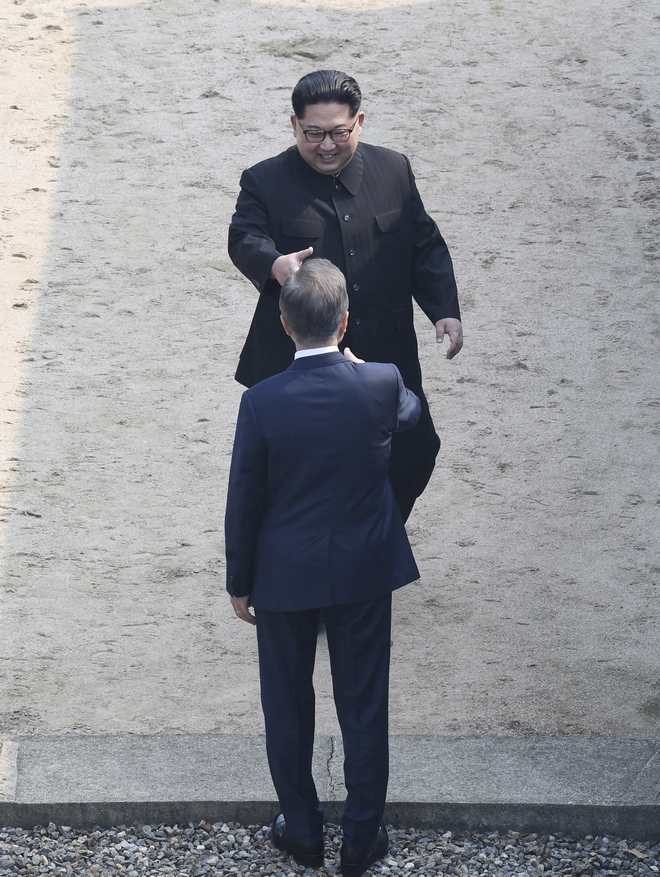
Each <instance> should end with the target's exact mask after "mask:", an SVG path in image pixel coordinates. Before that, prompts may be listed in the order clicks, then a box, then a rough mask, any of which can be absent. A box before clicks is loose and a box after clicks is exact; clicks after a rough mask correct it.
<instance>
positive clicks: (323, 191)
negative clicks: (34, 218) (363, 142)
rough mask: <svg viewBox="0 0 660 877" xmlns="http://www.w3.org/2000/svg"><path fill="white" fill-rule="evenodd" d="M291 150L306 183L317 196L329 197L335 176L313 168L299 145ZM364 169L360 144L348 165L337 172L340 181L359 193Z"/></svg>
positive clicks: (349, 189)
mask: <svg viewBox="0 0 660 877" xmlns="http://www.w3.org/2000/svg"><path fill="white" fill-rule="evenodd" d="M289 151H290V153H291V154H292V158H293V161H294V163H295V166H296V171H297V172H298V173H300V174H301V175H302V177H303V179H304V180H305V182H306V184H307V185H308V186H309V187H310V188H311V189H312V190H313V191H314V194H315V195H316V196H317V197H321V198H327V197H328V195H329V194H330V193H331V192H332V185H333V183H334V180H335V178H334V176H333V175H331V174H320V173H319V172H318V171H315V170H314V168H311V167H310V166H309V165H308V164H307V162H306V161H305V159H304V158H303V157H302V155H301V154H300V153H299V152H298V147H297V146H290V147H289ZM363 170H364V159H363V158H362V153H361V151H360V147H359V146H358V148H357V150H356V152H355V155H354V156H353V158H352V159H351V160H350V161H349V163H348V164H347V165H346V167H345V168H344V169H343V171H341V172H340V173H339V174H337V177H338V179H339V182H340V183H342V185H343V186H344V187H345V188H346V189H347V190H348V191H349V192H350V193H351V195H357V193H358V192H359V190H360V185H361V183H362V172H363Z"/></svg>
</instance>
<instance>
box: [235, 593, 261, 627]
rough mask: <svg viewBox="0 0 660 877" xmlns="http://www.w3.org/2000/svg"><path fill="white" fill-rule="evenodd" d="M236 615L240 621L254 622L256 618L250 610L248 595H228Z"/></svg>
mask: <svg viewBox="0 0 660 877" xmlns="http://www.w3.org/2000/svg"><path fill="white" fill-rule="evenodd" d="M229 599H230V600H231V605H232V606H233V609H234V612H235V613H236V617H237V618H240V619H241V621H247V623H248V624H256V623H257V619H256V618H255V617H254V615H253V614H252V613H251V612H250V595H249V594H248V596H247V597H230V598H229Z"/></svg>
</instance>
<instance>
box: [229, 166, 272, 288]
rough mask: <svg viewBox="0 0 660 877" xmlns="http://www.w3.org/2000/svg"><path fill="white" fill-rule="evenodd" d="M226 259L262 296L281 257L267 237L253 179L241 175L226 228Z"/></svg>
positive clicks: (264, 211)
mask: <svg viewBox="0 0 660 877" xmlns="http://www.w3.org/2000/svg"><path fill="white" fill-rule="evenodd" d="M228 248H229V258H230V259H231V260H232V262H233V263H234V265H236V267H237V268H238V270H239V271H240V272H241V273H242V274H244V275H245V276H246V277H247V279H248V280H249V281H250V282H251V283H253V284H254V286H255V287H256V288H257V289H258V290H259V291H260V292H262V291H263V289H264V287H265V285H266V282H267V280H268V276H269V274H270V269H271V268H272V267H273V262H274V261H275V259H277V258H278V256H281V255H282V254H281V253H278V251H277V250H276V249H275V244H274V242H273V239H272V237H271V228H270V219H269V215H268V210H267V207H266V204H265V202H264V199H263V196H262V194H261V191H260V187H259V183H258V181H257V178H256V177H255V175H254V174H253V173H252V171H251V170H246V171H243V174H242V176H241V190H240V192H239V195H238V200H237V202H236V210H235V212H234V215H233V216H232V218H231V224H230V226H229V247H228Z"/></svg>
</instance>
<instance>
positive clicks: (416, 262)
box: [229, 143, 460, 392]
mask: <svg viewBox="0 0 660 877" xmlns="http://www.w3.org/2000/svg"><path fill="white" fill-rule="evenodd" d="M309 246H312V247H314V256H317V257H321V258H325V259H329V260H330V261H331V262H333V263H334V264H335V265H336V266H337V267H338V268H340V269H341V270H342V271H343V272H344V274H345V276H346V280H347V284H348V293H349V298H350V313H351V319H350V322H349V327H348V333H347V335H346V337H345V339H344V344H345V345H348V346H350V348H351V349H352V350H353V352H354V353H356V354H357V355H358V356H360V357H361V358H362V359H366V360H368V361H375V362H393V363H395V364H396V365H397V366H398V368H399V370H400V372H401V374H402V376H403V379H404V382H405V385H406V386H407V387H409V388H410V389H412V390H414V391H415V392H418V391H421V373H420V367H419V361H418V354H417V338H416V336H415V330H414V327H413V307H412V300H413V298H414V299H415V300H416V301H417V303H418V304H419V305H420V307H421V308H422V310H423V311H424V312H425V313H426V315H427V316H428V317H429V319H430V320H431V321H432V322H434V323H435V322H436V321H437V320H439V319H441V318H443V317H456V318H457V319H460V310H459V306H458V296H457V292H456V282H455V280H454V272H453V268H452V262H451V257H450V255H449V251H448V249H447V246H446V244H445V242H444V240H443V238H442V236H441V235H440V232H439V231H438V227H437V226H436V224H435V222H434V221H433V220H432V219H431V217H430V216H428V214H427V213H426V211H425V210H424V206H423V204H422V201H421V198H420V196H419V193H418V191H417V187H416V186H415V180H414V177H413V174H412V171H411V169H410V164H409V162H408V159H407V158H406V157H405V156H403V155H401V154H400V153H398V152H393V151H392V150H390V149H383V148H380V147H377V146H370V145H368V144H364V143H361V144H360V145H359V146H358V149H357V151H356V153H355V155H354V156H353V158H352V159H351V161H350V162H349V164H348V165H347V166H346V167H345V168H344V170H343V171H342V172H341V173H340V175H339V177H338V179H335V177H333V176H325V175H324V174H319V173H317V172H316V171H315V170H313V169H312V168H311V167H310V166H309V165H308V164H307V163H306V162H305V160H304V159H303V158H302V157H301V156H300V153H299V152H298V149H297V147H295V146H292V147H291V148H290V149H288V150H287V151H286V152H283V153H281V154H280V155H278V156H275V157H274V158H270V159H268V160H267V161H263V162H261V163H260V164H257V165H255V166H254V167H252V168H250V169H249V170H246V171H245V172H244V173H243V175H242V177H241V191H240V194H239V197H238V201H237V204H236V212H235V213H234V216H233V218H232V222H231V226H230V229H229V255H230V256H231V259H232V261H233V262H234V264H235V265H236V267H237V268H238V269H239V270H240V271H242V273H243V274H245V276H246V277H247V278H248V279H250V280H251V281H252V283H253V284H254V285H255V287H256V288H257V289H258V290H259V292H260V295H259V301H258V303H257V308H256V311H255V314H254V318H253V320H252V325H251V327H250V331H249V334H248V337H247V340H246V342H245V346H244V348H243V351H242V353H241V358H240V362H239V365H238V370H237V372H236V379H237V380H238V381H239V382H240V383H242V384H244V385H245V386H248V387H250V386H252V385H253V384H255V383H257V382H258V381H260V380H263V379H264V378H266V377H269V376H270V375H273V374H277V373H278V372H281V371H283V370H284V369H285V368H287V366H288V365H289V364H290V363H291V360H292V359H293V354H294V346H293V343H292V342H291V340H290V339H289V338H288V337H287V335H286V334H285V333H284V330H283V329H282V327H281V325H280V321H279V292H280V286H279V284H278V283H277V282H276V281H274V280H269V279H268V275H269V274H270V269H271V267H272V265H273V262H274V261H275V259H276V258H277V257H278V256H279V255H283V254H286V253H292V252H296V251H298V250H303V249H305V248H306V247H309Z"/></svg>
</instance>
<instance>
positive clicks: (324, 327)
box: [280, 259, 348, 347]
mask: <svg viewBox="0 0 660 877" xmlns="http://www.w3.org/2000/svg"><path fill="white" fill-rule="evenodd" d="M280 310H281V311H282V315H283V317H284V319H285V320H286V322H287V325H288V326H289V328H290V329H291V331H292V332H293V334H294V335H295V337H296V340H297V341H301V342H303V343H304V344H309V343H314V344H318V345H319V347H321V346H323V343H324V342H326V343H327V342H328V341H331V340H332V339H334V338H335V337H336V335H337V333H338V332H339V326H340V325H341V321H342V320H343V319H344V314H345V313H346V311H347V310H348V293H347V292H346V280H345V278H344V275H343V274H342V273H341V271H340V270H339V268H337V267H336V266H335V265H333V264H332V262H329V261H328V260H327V259H306V260H305V261H304V262H303V264H302V265H301V267H300V270H299V271H297V272H296V273H295V274H292V275H291V276H290V277H288V278H287V279H286V280H285V281H284V286H283V287H282V292H281V293H280Z"/></svg>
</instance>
